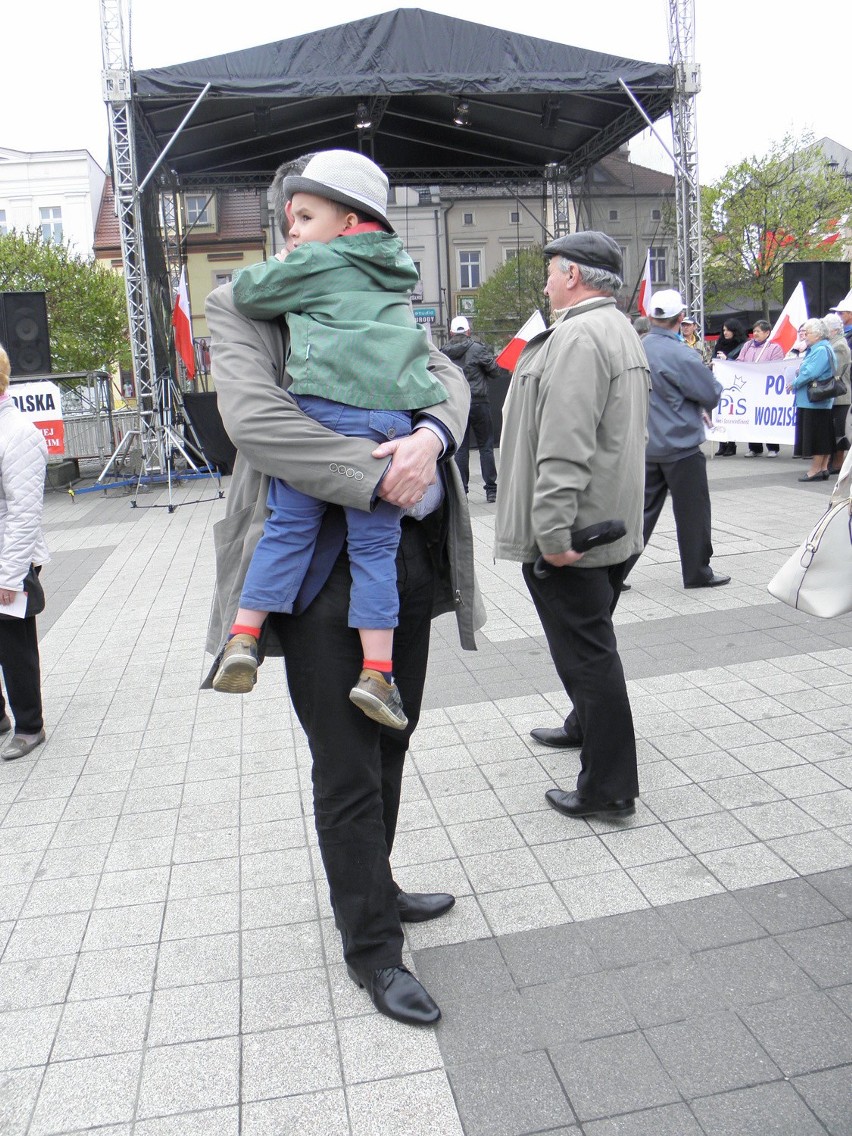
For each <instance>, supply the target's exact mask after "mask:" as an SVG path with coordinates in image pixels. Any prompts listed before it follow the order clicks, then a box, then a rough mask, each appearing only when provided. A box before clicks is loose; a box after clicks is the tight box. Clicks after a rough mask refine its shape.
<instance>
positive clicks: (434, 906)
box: [396, 891, 456, 923]
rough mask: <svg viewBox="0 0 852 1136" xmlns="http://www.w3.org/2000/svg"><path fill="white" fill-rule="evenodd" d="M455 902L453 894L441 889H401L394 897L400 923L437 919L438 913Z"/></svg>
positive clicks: (443, 912)
mask: <svg viewBox="0 0 852 1136" xmlns="http://www.w3.org/2000/svg"><path fill="white" fill-rule="evenodd" d="M455 902H456V897H455V896H454V895H449V894H448V893H447V892H443V891H434V892H428V891H427V892H418V891H401V892H398V893H397V897H396V905H397V907H398V908H399V919H400V922H401V923H426V922H428V921H429V920H430V919H437V918H438V916H439V915H444V914H445V913H446V912H447V911H449V910H450V908H451V907H452V906H453V904H454V903H455Z"/></svg>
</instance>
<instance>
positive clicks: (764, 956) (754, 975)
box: [695, 938, 813, 1010]
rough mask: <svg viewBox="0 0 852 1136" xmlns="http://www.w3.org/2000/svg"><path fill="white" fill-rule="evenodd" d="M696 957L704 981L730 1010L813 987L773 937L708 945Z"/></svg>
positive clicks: (799, 967)
mask: <svg viewBox="0 0 852 1136" xmlns="http://www.w3.org/2000/svg"><path fill="white" fill-rule="evenodd" d="M695 960H696V962H697V963H698V965H699V966H700V968H701V972H702V975H703V977H704V978H705V979H706V981H707V982H708V983H710V985H711V986H712V987H713V989H715V990H717V991H718V992H719V994H720V996H721V997H722V998H724V999H725V1001H726V1003H727V1005H728V1006H730V1007H731V1009H733V1010H739V1009H741V1008H742V1007H743V1006H751V1005H756V1004H758V1003H759V1002H767V1001H769V1000H771V999H773V998H781V997H784V996H785V995H788V994H799V993H803V992H805V991H807V990H811V989H813V985H812V982H811V980H810V979H809V977H808V974H807V973H806V968H804V967H803V966H800V965H797V964H796V962H794V960H793V959H792V958H791V957H790V955H789V953H788V952H785V951H784V950H782V948H781V947H780V946H779V945H778V942H776V941H775V940H773V939H768V938H767V939H757V940H755V941H753V942H748V943H738V944H734V945H731V946H727V947H715V948H711V949H710V950H706V951H702V952H701V953H700V954H698V955H696V956H695Z"/></svg>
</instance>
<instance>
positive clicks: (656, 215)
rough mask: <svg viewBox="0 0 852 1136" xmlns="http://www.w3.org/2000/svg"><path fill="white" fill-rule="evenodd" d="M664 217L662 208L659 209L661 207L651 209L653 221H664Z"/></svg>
mask: <svg viewBox="0 0 852 1136" xmlns="http://www.w3.org/2000/svg"><path fill="white" fill-rule="evenodd" d="M662 219H663V214H662V211H661V210H659V209H652V210H651V220H652V221H662Z"/></svg>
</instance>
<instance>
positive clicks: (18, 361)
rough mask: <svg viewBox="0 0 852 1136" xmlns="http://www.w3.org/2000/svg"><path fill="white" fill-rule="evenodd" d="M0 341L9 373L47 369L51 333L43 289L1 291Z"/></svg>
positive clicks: (44, 372) (39, 372) (38, 372)
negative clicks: (9, 368) (35, 290)
mask: <svg viewBox="0 0 852 1136" xmlns="http://www.w3.org/2000/svg"><path fill="white" fill-rule="evenodd" d="M0 343H2V344H3V346H4V347H5V348H6V352H7V354H8V356H9V362H10V363H11V364H12V377H13V378H16V377H21V376H27V375H47V374H49V373H50V334H49V332H48V328H47V304H46V302H45V295H44V292H0Z"/></svg>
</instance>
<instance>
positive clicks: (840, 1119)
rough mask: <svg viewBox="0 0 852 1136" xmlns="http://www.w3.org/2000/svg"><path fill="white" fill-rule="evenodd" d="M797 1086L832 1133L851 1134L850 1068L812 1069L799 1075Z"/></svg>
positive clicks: (832, 1134) (795, 1085)
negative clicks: (815, 1071) (819, 1070)
mask: <svg viewBox="0 0 852 1136" xmlns="http://www.w3.org/2000/svg"><path fill="white" fill-rule="evenodd" d="M792 1083H793V1086H794V1087H795V1089H796V1092H798V1093H799V1094H800V1095H801V1096H802V1097H804V1099H805V1101H806V1102H807V1104H808V1106H809V1107H810V1108H811V1109H812V1110H813V1112H814V1113H815V1114H816V1116H817V1117H818V1118H819V1119H820V1120H821V1121H822V1123H823V1124H824V1125H825V1129H826V1131H827V1132H829V1133H830V1136H849V1134H850V1132H852V1123H850V1116H852V1113H850V1109H849V1068H848V1067H842V1068H839V1069H829V1070H826V1072H824V1073H811V1074H810V1075H809V1076H807V1077H796V1078H795V1079H794V1080H793V1082H792Z"/></svg>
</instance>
